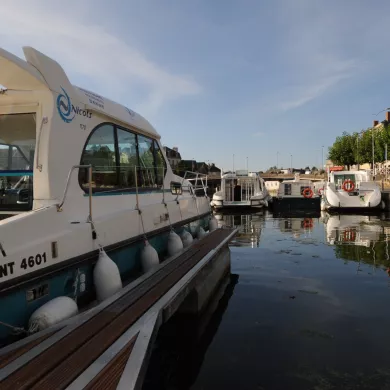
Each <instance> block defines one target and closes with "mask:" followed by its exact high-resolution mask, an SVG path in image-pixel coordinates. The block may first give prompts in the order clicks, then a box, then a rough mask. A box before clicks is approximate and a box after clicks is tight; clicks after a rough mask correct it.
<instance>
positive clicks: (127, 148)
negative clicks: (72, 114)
mask: <svg viewBox="0 0 390 390" xmlns="http://www.w3.org/2000/svg"><path fill="white" fill-rule="evenodd" d="M81 165H92V167H93V168H92V187H93V191H94V192H96V191H98V192H112V191H124V190H132V191H134V189H135V187H136V185H137V184H138V188H139V190H142V189H144V191H145V190H148V191H150V190H151V189H153V188H154V189H158V188H159V186H161V185H162V184H163V181H164V176H165V173H166V163H165V159H164V155H163V153H162V152H161V149H160V147H159V145H158V143H157V142H156V141H155V140H153V139H151V138H148V137H145V136H142V135H137V134H136V133H134V132H132V131H130V130H127V129H123V128H120V127H117V126H115V125H113V124H104V125H100V126H98V127H97V128H96V129H95V130H94V131H93V132H92V133H91V135H90V138H89V140H88V142H87V144H86V146H85V148H84V152H83V155H82V157H81ZM136 175H137V177H136ZM136 179H137V180H136ZM79 180H80V184H81V186H82V188H83V189H84V190H85V191H87V190H88V170H87V169H80V172H79Z"/></svg>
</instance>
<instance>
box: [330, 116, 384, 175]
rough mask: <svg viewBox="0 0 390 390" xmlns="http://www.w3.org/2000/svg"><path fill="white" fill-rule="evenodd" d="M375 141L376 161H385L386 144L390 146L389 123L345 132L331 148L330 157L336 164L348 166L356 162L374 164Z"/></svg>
mask: <svg viewBox="0 0 390 390" xmlns="http://www.w3.org/2000/svg"><path fill="white" fill-rule="evenodd" d="M373 136H374V137H373ZM373 138H374V139H373ZM373 141H374V153H375V155H374V158H375V162H376V163H380V162H383V161H384V159H385V147H386V146H385V145H386V144H387V145H388V146H389V147H390V126H388V125H387V123H385V124H383V125H382V126H380V127H377V128H375V129H372V128H368V129H366V130H362V131H361V132H355V133H353V134H349V133H347V132H344V133H343V134H342V135H341V136H339V137H337V138H336V140H335V142H334V143H333V145H332V146H331V147H330V148H329V156H328V157H329V159H330V160H332V161H333V163H334V164H336V165H343V166H344V165H346V166H347V167H348V168H349V167H350V166H351V165H354V164H364V163H371V164H372V150H373V149H372V144H373Z"/></svg>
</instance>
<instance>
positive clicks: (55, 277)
mask: <svg viewBox="0 0 390 390" xmlns="http://www.w3.org/2000/svg"><path fill="white" fill-rule="evenodd" d="M209 219H210V213H206V214H204V215H202V216H200V218H199V219H195V220H194V219H192V220H187V221H183V222H182V223H180V224H176V225H175V227H174V230H175V232H176V233H178V234H180V233H181V232H182V231H183V229H184V228H189V229H190V228H191V227H192V228H194V227H195V226H197V225H199V226H201V227H203V228H204V229H205V230H206V229H208V223H209ZM169 232H170V227H168V228H166V229H163V231H161V229H159V230H158V231H155V232H153V231H152V232H150V233H148V234H146V236H147V238H148V241H149V243H150V244H151V245H152V246H153V247H154V248H155V249H156V251H157V252H158V254H159V258H160V261H163V260H164V258H166V257H167V241H168V235H169ZM143 242H144V236H140V237H136V238H134V240H129V242H128V243H125V244H123V245H121V243H117V244H114V245H112V246H111V247H112V248H106V252H107V254H108V255H109V256H110V258H111V259H112V260H113V261H114V262H115V263H116V264H117V266H118V268H119V272H120V274H121V278H122V280H123V281H124V282H125V284H126V283H129V282H131V281H132V280H134V279H136V278H137V277H138V276H140V275H141V274H142V268H141V261H140V251H141V250H142V248H143V245H144V244H143ZM115 246H116V247H115ZM97 259H98V251H94V252H91V253H86V254H84V255H82V256H79V257H78V258H74V259H70V260H68V261H66V264H59V265H58V267H56V268H54V269H48V270H44V271H45V272H44V273H43V274H41V275H38V276H36V277H34V278H29V279H28V280H25V281H23V280H22V281H20V282H16V283H13V284H12V285H9V286H7V285H3V286H2V289H1V290H0V296H1V297H0V302H1V303H0V313H1V321H2V322H4V323H6V324H10V325H12V326H14V327H20V328H23V327H26V326H27V323H28V320H29V318H30V316H31V314H32V313H33V312H34V311H35V310H36V309H38V308H39V307H40V306H42V305H43V304H44V303H46V302H48V301H50V300H51V299H53V298H56V297H59V296H68V297H71V298H75V299H76V300H77V303H78V305H79V306H80V307H81V308H82V307H83V306H84V307H85V306H86V305H88V304H89V303H91V302H93V301H94V300H95V289H94V283H93V268H94V265H95V263H96V261H97ZM32 298H35V299H33V300H32ZM13 333H14V332H13V331H12V329H10V328H9V327H6V326H1V325H0V347H1V346H4V345H6V344H9V343H10V342H14V341H16V340H17V339H19V338H20V337H23V336H24V334H21V335H14V334H13Z"/></svg>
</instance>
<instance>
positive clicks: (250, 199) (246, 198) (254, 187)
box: [211, 170, 272, 210]
mask: <svg viewBox="0 0 390 390" xmlns="http://www.w3.org/2000/svg"><path fill="white" fill-rule="evenodd" d="M271 200H272V197H271V196H270V195H269V193H268V191H267V188H266V186H265V182H264V179H263V178H261V177H260V175H259V174H258V173H257V172H249V171H248V170H237V171H235V172H225V173H223V172H222V174H221V188H220V189H217V191H216V192H215V193H214V195H213V198H212V201H211V205H212V206H213V207H214V208H215V209H217V210H220V209H227V208H251V207H255V208H262V207H267V206H268V202H270V201H271Z"/></svg>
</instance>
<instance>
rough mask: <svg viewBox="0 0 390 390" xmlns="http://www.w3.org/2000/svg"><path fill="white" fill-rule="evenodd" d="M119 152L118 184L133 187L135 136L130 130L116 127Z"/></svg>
mask: <svg viewBox="0 0 390 390" xmlns="http://www.w3.org/2000/svg"><path fill="white" fill-rule="evenodd" d="M117 136H118V152H119V167H120V168H119V170H120V173H119V186H120V187H121V188H134V187H135V186H136V180H135V175H136V167H137V166H138V157H137V136H136V135H135V134H134V133H131V132H130V131H126V130H122V129H117Z"/></svg>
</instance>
